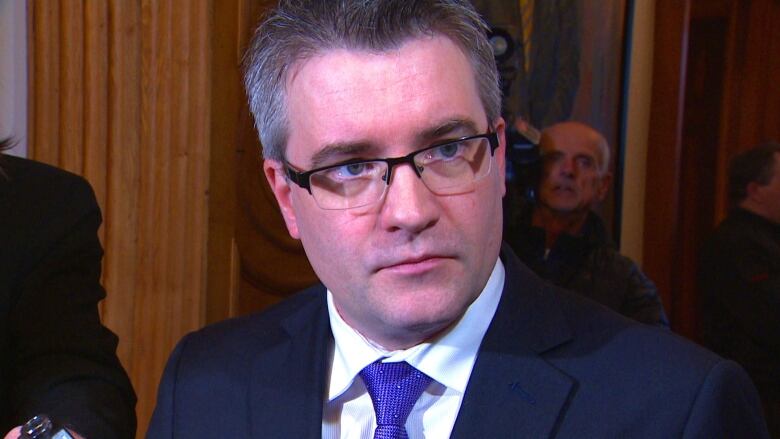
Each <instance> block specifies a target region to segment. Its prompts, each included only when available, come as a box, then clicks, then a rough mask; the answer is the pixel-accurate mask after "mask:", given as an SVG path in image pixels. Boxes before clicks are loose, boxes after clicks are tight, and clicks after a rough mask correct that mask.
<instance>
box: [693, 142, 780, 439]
mask: <svg viewBox="0 0 780 439" xmlns="http://www.w3.org/2000/svg"><path fill="white" fill-rule="evenodd" d="M730 174H731V175H730V180H731V181H730V182H729V186H730V193H731V199H732V203H734V205H735V208H734V209H732V210H731V211H730V212H729V214H728V217H727V218H726V219H725V220H724V221H723V222H721V223H720V225H718V227H717V228H716V229H715V231H714V232H713V235H712V236H711V237H710V239H709V240H708V241H707V243H706V244H705V246H704V248H703V251H702V257H701V266H700V272H699V274H700V287H701V292H702V317H703V340H704V344H705V345H707V347H709V348H710V349H712V350H713V351H715V352H717V353H718V354H720V355H722V356H724V357H726V358H731V359H733V360H735V361H737V362H738V363H740V364H741V365H742V366H743V367H745V369H746V370H747V372H748V374H750V376H751V378H752V379H753V381H754V382H755V384H756V387H757V388H758V392H759V394H760V395H761V398H762V400H763V402H764V408H765V412H766V419H767V422H768V423H769V426H770V430H771V432H772V434H773V435H774V437H780V145H778V144H777V143H770V144H766V145H762V146H760V147H758V148H755V149H753V150H751V151H748V152H746V153H743V154H741V155H740V156H737V157H736V158H735V159H734V160H733V161H732V164H731V171H730Z"/></svg>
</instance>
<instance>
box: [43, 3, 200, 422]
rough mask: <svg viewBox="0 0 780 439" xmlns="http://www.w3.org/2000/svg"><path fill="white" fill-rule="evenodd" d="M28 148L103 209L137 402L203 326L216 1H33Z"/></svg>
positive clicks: (117, 316)
mask: <svg viewBox="0 0 780 439" xmlns="http://www.w3.org/2000/svg"><path fill="white" fill-rule="evenodd" d="M28 6H29V7H28V11H29V12H28V13H29V14H30V15H31V20H30V22H31V24H32V25H31V27H30V39H29V41H30V56H31V62H30V90H29V95H30V102H31V103H32V105H31V109H30V118H29V120H30V125H29V129H30V132H29V134H28V135H29V138H30V139H31V143H30V149H29V150H30V156H31V157H32V158H34V159H37V160H40V161H44V162H48V163H52V164H54V165H57V166H60V167H62V168H65V169H68V170H70V171H73V172H76V173H79V174H82V175H85V176H86V177H87V178H88V179H89V180H90V182H91V183H92V185H93V187H94V188H95V192H96V194H97V197H98V201H99V203H100V205H101V208H102V210H103V214H104V227H103V229H102V232H101V233H102V235H101V238H102V242H103V245H104V247H105V252H106V253H105V258H104V273H103V281H104V285H105V286H106V290H107V292H108V298H107V299H106V300H105V301H104V302H103V303H102V304H101V307H102V313H103V319H104V321H105V323H106V325H107V326H109V327H110V328H111V329H112V330H113V331H114V332H116V333H117V334H118V335H119V337H120V345H119V356H120V359H121V360H122V363H123V364H124V365H125V367H126V368H127V370H128V373H129V374H130V377H131V379H132V381H133V385H134V387H135V389H136V392H137V394H138V397H139V403H138V407H137V412H138V418H139V437H143V435H144V433H145V430H146V426H147V423H148V420H149V417H150V415H151V412H152V409H153V407H154V401H155V394H156V389H157V385H158V382H159V377H160V375H161V373H162V369H163V366H164V363H165V360H166V359H167V357H168V355H169V354H170V351H171V350H172V348H173V345H174V344H175V343H176V342H177V341H178V340H179V339H180V338H181V336H182V335H183V334H184V333H186V332H188V331H191V330H194V329H197V328H199V327H201V326H202V325H203V324H204V320H205V318H204V316H205V301H204V298H205V291H206V269H205V266H206V263H207V259H206V236H207V232H208V229H207V227H206V219H207V214H208V212H207V203H208V182H209V158H210V149H209V146H210V142H209V136H210V115H211V112H210V93H211V89H210V87H211V83H210V79H211V76H210V74H211V71H210V57H211V43H210V39H209V38H210V35H211V33H212V32H213V29H212V27H211V21H210V11H211V8H212V2H211V1H209V0H191V1H190V0H188V1H176V0H133V1H130V0H108V1H87V0H59V1H49V0H30V1H29V4H28Z"/></svg>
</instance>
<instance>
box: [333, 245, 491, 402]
mask: <svg viewBox="0 0 780 439" xmlns="http://www.w3.org/2000/svg"><path fill="white" fill-rule="evenodd" d="M504 277H505V273H504V265H503V263H502V262H501V259H498V260H497V261H496V264H495V266H494V267H493V272H492V273H491V274H490V278H489V279H488V281H487V284H485V287H484V288H483V290H482V292H481V293H480V294H479V296H478V297H477V298H476V300H474V302H473V303H472V304H471V305H469V307H468V308H467V309H466V312H465V313H464V314H463V316H462V317H461V318H460V320H458V322H457V323H456V324H455V325H453V326H452V327H451V328H450V329H448V330H447V331H446V332H444V333H443V334H441V335H439V336H438V337H437V338H436V339H433V340H430V341H426V342H424V343H421V344H418V345H416V346H413V347H411V348H409V349H404V350H399V351H387V350H385V349H383V348H382V347H381V346H379V345H377V344H376V343H373V342H372V341H371V340H368V339H367V338H365V337H363V335H361V334H360V333H358V332H357V331H355V330H354V329H353V328H352V327H351V326H349V325H348V324H347V323H346V322H345V321H344V320H343V319H342V318H341V316H340V315H339V313H338V312H337V311H336V307H335V305H334V304H333V295H332V293H331V292H330V290H328V293H327V300H328V315H329V317H330V327H331V330H332V331H333V339H334V340H335V349H334V352H333V365H332V369H331V376H330V385H329V389H328V401H333V400H334V399H336V398H338V397H339V396H340V395H342V394H343V393H344V392H346V391H347V390H348V389H349V388H350V387H351V386H352V383H353V381H354V380H355V377H356V376H357V375H358V374H359V373H360V371H361V370H363V368H364V367H366V366H367V365H369V364H371V363H373V362H375V361H376V360H379V359H385V361H389V362H395V361H406V362H408V363H409V364H411V365H412V366H414V367H415V368H417V369H418V370H420V371H421V372H423V373H424V374H426V375H428V376H429V377H431V378H433V379H434V380H435V381H437V382H438V383H440V384H442V385H444V386H446V387H448V388H452V389H454V390H456V391H458V392H461V393H464V392H465V391H466V385H467V384H468V380H469V377H470V376H471V370H472V369H473V367H474V362H475V361H476V358H477V352H478V351H479V346H480V344H481V343H482V338H483V337H484V335H485V332H487V329H488V326H490V322H491V321H492V320H493V315H494V314H495V312H496V309H497V308H498V302H499V301H500V299H501V291H502V290H503V287H504Z"/></svg>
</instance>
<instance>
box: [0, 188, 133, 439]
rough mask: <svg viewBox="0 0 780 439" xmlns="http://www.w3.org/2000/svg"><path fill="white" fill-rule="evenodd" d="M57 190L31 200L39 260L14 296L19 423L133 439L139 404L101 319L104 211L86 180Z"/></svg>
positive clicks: (32, 248) (16, 287)
mask: <svg viewBox="0 0 780 439" xmlns="http://www.w3.org/2000/svg"><path fill="white" fill-rule="evenodd" d="M55 183H67V187H64V188H63V187H55V185H52V190H53V191H55V192H56V196H52V197H50V198H47V199H46V200H31V201H30V202H31V203H41V204H40V210H42V212H40V213H41V215H40V218H43V220H41V221H39V222H38V223H34V224H30V227H35V228H36V230H35V231H34V233H33V234H31V236H33V238H32V242H29V249H30V253H31V254H32V255H33V257H32V258H31V261H30V263H29V266H28V267H25V268H26V270H25V271H24V272H23V273H22V274H21V275H20V276H19V278H18V279H17V282H16V283H15V284H14V286H13V290H12V296H13V305H12V306H13V307H12V312H11V314H10V316H9V317H10V318H9V321H10V322H9V328H10V331H11V334H10V340H11V345H12V346H11V348H12V349H11V352H12V354H13V359H12V365H13V366H12V377H11V381H12V385H11V393H12V395H11V399H12V406H11V408H12V410H13V419H14V421H16V422H18V423H19V424H21V423H24V422H25V421H26V420H27V419H29V418H30V417H31V416H33V415H36V414H39V413H45V414H47V415H49V416H50V417H51V418H52V419H54V420H56V421H57V422H59V423H61V424H64V425H66V426H69V427H70V428H71V429H73V430H74V431H75V432H77V433H79V434H80V435H82V436H84V437H86V438H88V439H92V438H97V439H111V438H133V437H134V436H135V429H136V418H135V403H136V397H135V394H134V392H133V389H132V387H131V384H130V381H129V379H128V377H127V374H126V373H125V371H124V370H123V368H122V366H121V364H120V363H119V360H118V358H117V356H116V347H117V337H116V336H115V335H114V334H113V333H112V332H111V331H109V330H108V329H107V328H106V327H104V326H103V325H102V324H101V322H100V316H99V314H98V302H99V301H100V300H102V299H103V298H104V297H105V291H104V290H103V288H102V287H101V285H100V272H101V257H102V254H103V251H102V248H101V245H100V242H99V239H98V235H97V231H98V227H99V225H100V222H101V215H100V211H99V208H98V206H97V203H96V200H95V196H94V194H93V192H92V189H91V188H90V187H89V185H88V184H87V183H86V182H85V181H84V180H82V179H80V178H73V177H72V176H71V178H69V179H68V178H63V179H60V180H58V181H57V182H55ZM56 198H61V202H57V201H54V200H55V199H56ZM48 201H52V202H51V203H47V202H48ZM36 208H37V207H36ZM25 245H27V243H25ZM3 433H5V432H3Z"/></svg>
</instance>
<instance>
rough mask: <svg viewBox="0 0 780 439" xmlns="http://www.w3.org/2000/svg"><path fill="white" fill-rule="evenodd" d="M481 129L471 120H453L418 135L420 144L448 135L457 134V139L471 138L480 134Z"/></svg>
mask: <svg viewBox="0 0 780 439" xmlns="http://www.w3.org/2000/svg"><path fill="white" fill-rule="evenodd" d="M478 130H479V128H477V124H476V123H474V121H472V120H469V119H451V120H448V121H446V122H444V123H441V124H439V125H436V126H433V127H431V128H428V129H426V130H423V131H422V132H420V133H419V134H418V135H417V139H418V141H419V142H420V143H428V142H431V141H435V140H437V139H440V138H442V137H444V136H447V135H453V134H456V135H457V137H461V136H471V135H475V134H477V133H478Z"/></svg>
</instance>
